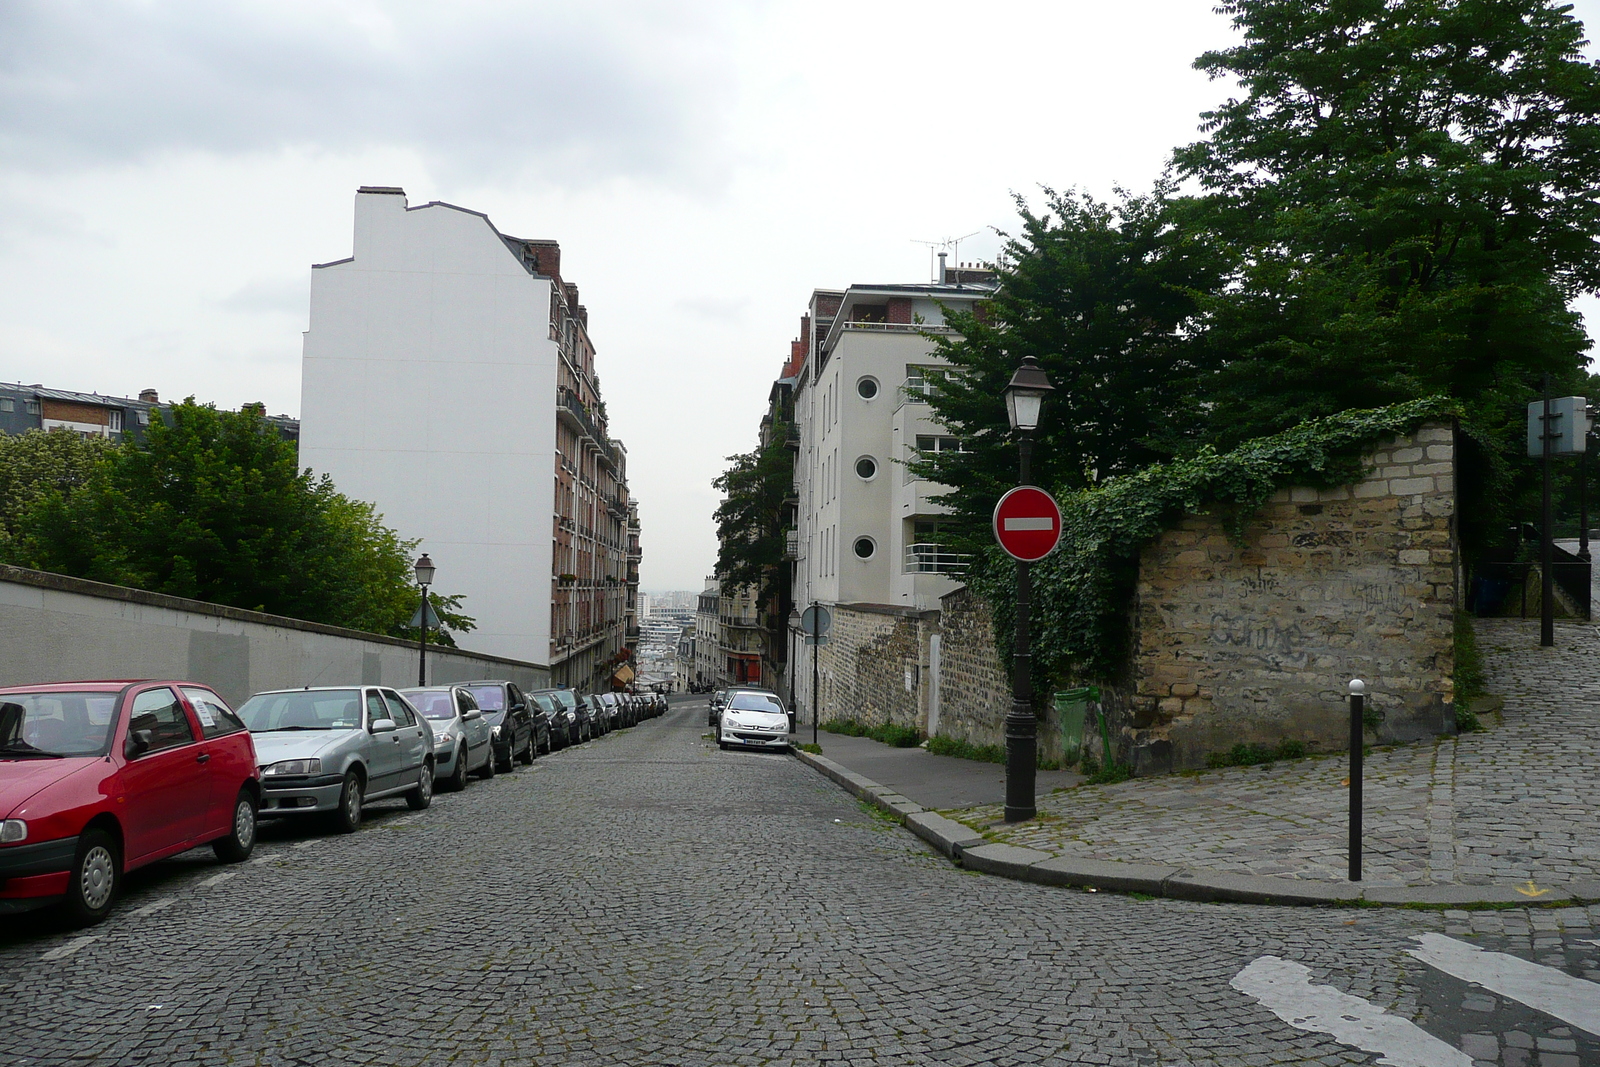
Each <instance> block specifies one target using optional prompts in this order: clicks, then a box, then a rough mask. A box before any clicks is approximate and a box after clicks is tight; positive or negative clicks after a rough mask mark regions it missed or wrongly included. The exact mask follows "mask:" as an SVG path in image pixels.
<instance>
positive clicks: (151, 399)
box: [139, 389, 161, 404]
mask: <svg viewBox="0 0 1600 1067" xmlns="http://www.w3.org/2000/svg"><path fill="white" fill-rule="evenodd" d="M139 399H140V400H142V401H143V402H145V403H146V404H159V403H161V394H160V393H158V392H156V391H155V390H154V389H141V390H139Z"/></svg>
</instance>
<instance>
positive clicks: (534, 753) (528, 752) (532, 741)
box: [517, 733, 539, 767]
mask: <svg viewBox="0 0 1600 1067" xmlns="http://www.w3.org/2000/svg"><path fill="white" fill-rule="evenodd" d="M538 742H539V739H538V738H536V737H534V736H533V735H532V734H531V733H530V734H529V735H528V744H527V747H526V748H524V749H523V750H522V755H521V756H519V757H517V758H518V759H520V760H521V761H522V765H523V766H524V767H526V766H528V765H529V764H531V763H532V762H533V761H534V760H536V759H538V758H539V743H538Z"/></svg>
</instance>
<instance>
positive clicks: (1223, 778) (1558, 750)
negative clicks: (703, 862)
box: [946, 619, 1600, 885]
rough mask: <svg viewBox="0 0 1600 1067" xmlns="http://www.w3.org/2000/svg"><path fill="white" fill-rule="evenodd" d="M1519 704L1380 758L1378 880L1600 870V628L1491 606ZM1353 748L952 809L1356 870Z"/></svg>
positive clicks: (1503, 691) (1066, 849) (1298, 870)
mask: <svg viewBox="0 0 1600 1067" xmlns="http://www.w3.org/2000/svg"><path fill="white" fill-rule="evenodd" d="M1477 625H1478V645H1479V650H1480V652H1481V653H1482V655H1483V659H1484V666H1485V669H1486V671H1487V674H1488V682H1489V690H1490V692H1492V693H1495V694H1497V695H1500V696H1503V697H1504V698H1505V701H1506V704H1505V711H1504V713H1503V715H1501V716H1497V717H1493V718H1491V719H1490V720H1489V721H1487V722H1485V723H1484V725H1485V726H1486V727H1487V729H1485V730H1484V731H1482V732H1479V733H1473V734H1465V735H1463V736H1461V737H1459V738H1450V739H1446V740H1442V741H1439V742H1423V743H1419V744H1414V745H1402V746H1397V747H1395V748H1394V749H1392V750H1390V751H1383V750H1381V749H1380V750H1375V751H1373V752H1372V753H1370V754H1369V755H1368V756H1367V758H1366V761H1365V772H1364V779H1365V783H1366V789H1365V794H1364V795H1365V812H1366V815H1365V819H1364V829H1365V835H1364V839H1365V848H1364V850H1363V863H1364V872H1363V873H1364V880H1365V881H1366V882H1367V883H1368V884H1372V885H1383V884H1401V883H1405V884H1425V883H1429V882H1438V883H1465V884H1472V885H1486V884H1491V883H1493V884H1499V885H1505V884H1519V885H1520V884H1522V883H1524V882H1526V881H1528V880H1530V879H1531V880H1533V881H1534V882H1536V883H1548V882H1568V881H1572V880H1575V879H1579V878H1594V877H1596V876H1600V630H1596V628H1595V627H1592V626H1588V625H1578V624H1563V625H1560V626H1558V628H1557V634H1556V646H1555V647H1554V648H1549V649H1542V648H1540V647H1539V628H1538V622H1537V621H1536V620H1527V621H1522V620H1509V619H1508V620H1498V619H1496V620H1480V621H1479V622H1478V624H1477ZM1348 773H1349V760H1348V758H1346V757H1343V756H1331V757H1326V758H1313V759H1305V760H1295V761H1289V762H1280V763H1276V764H1270V765H1266V766H1262V767H1232V768H1227V769H1224V770H1216V771H1207V772H1204V773H1201V774H1195V775H1181V774H1180V775H1171V776H1165V777H1161V778H1146V779H1141V780H1138V781H1133V782H1126V783H1122V784H1120V785H1114V786H1082V787H1079V788H1077V789H1072V790H1066V791H1061V792H1057V793H1054V794H1052V795H1050V796H1048V797H1045V798H1042V799H1041V800H1040V802H1039V812H1040V817H1039V819H1038V820H1037V821H1034V822H1030V823H1023V824H1019V825H1016V826H1012V827H1007V826H1004V825H1003V824H1001V825H996V824H997V823H999V821H1000V818H1001V815H1002V809H1001V806H1000V805H990V806H985V807H979V808H968V809H964V810H961V811H954V812H946V814H948V815H951V816H952V817H953V818H956V819H959V820H960V821H962V822H965V823H967V824H968V825H970V826H973V827H974V828H978V829H986V833H987V835H988V836H991V837H992V838H993V839H995V840H997V841H1004V842H1007V843H1010V844H1016V845H1025V846H1027V847H1029V848H1036V849H1040V850H1042V851H1045V852H1054V853H1057V854H1061V855H1074V856H1088V857H1092V858H1095V859H1108V860H1133V861H1148V862H1159V863H1170V864H1179V865H1183V866H1192V867H1200V868H1207V869H1210V870H1217V871H1238V872H1243V873H1249V874H1258V875H1275V876H1278V877H1285V878H1312V879H1329V880H1342V879H1343V878H1344V877H1345V874H1346V863H1347V856H1346V850H1345V834H1346V813H1347V804H1348V790H1347V788H1346V786H1345V782H1346V781H1347V776H1348Z"/></svg>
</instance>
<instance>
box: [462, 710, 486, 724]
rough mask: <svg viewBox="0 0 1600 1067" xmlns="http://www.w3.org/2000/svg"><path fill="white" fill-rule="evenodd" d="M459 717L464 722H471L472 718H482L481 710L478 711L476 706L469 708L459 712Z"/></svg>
mask: <svg viewBox="0 0 1600 1067" xmlns="http://www.w3.org/2000/svg"><path fill="white" fill-rule="evenodd" d="M461 718H462V721H464V722H471V721H472V720H473V719H481V718H483V712H481V711H479V710H478V709H477V708H471V709H469V710H467V711H463V712H462V713H461Z"/></svg>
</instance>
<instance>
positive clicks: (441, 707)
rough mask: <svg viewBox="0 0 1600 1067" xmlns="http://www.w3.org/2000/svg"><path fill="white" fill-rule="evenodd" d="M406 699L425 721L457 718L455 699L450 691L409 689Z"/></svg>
mask: <svg viewBox="0 0 1600 1067" xmlns="http://www.w3.org/2000/svg"><path fill="white" fill-rule="evenodd" d="M406 699H407V700H409V701H411V706H412V707H414V708H416V709H417V710H418V711H420V712H422V717H423V718H425V719H453V718H455V717H456V702H455V698H454V697H453V695H452V694H451V692H450V690H448V689H407V690H406Z"/></svg>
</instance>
